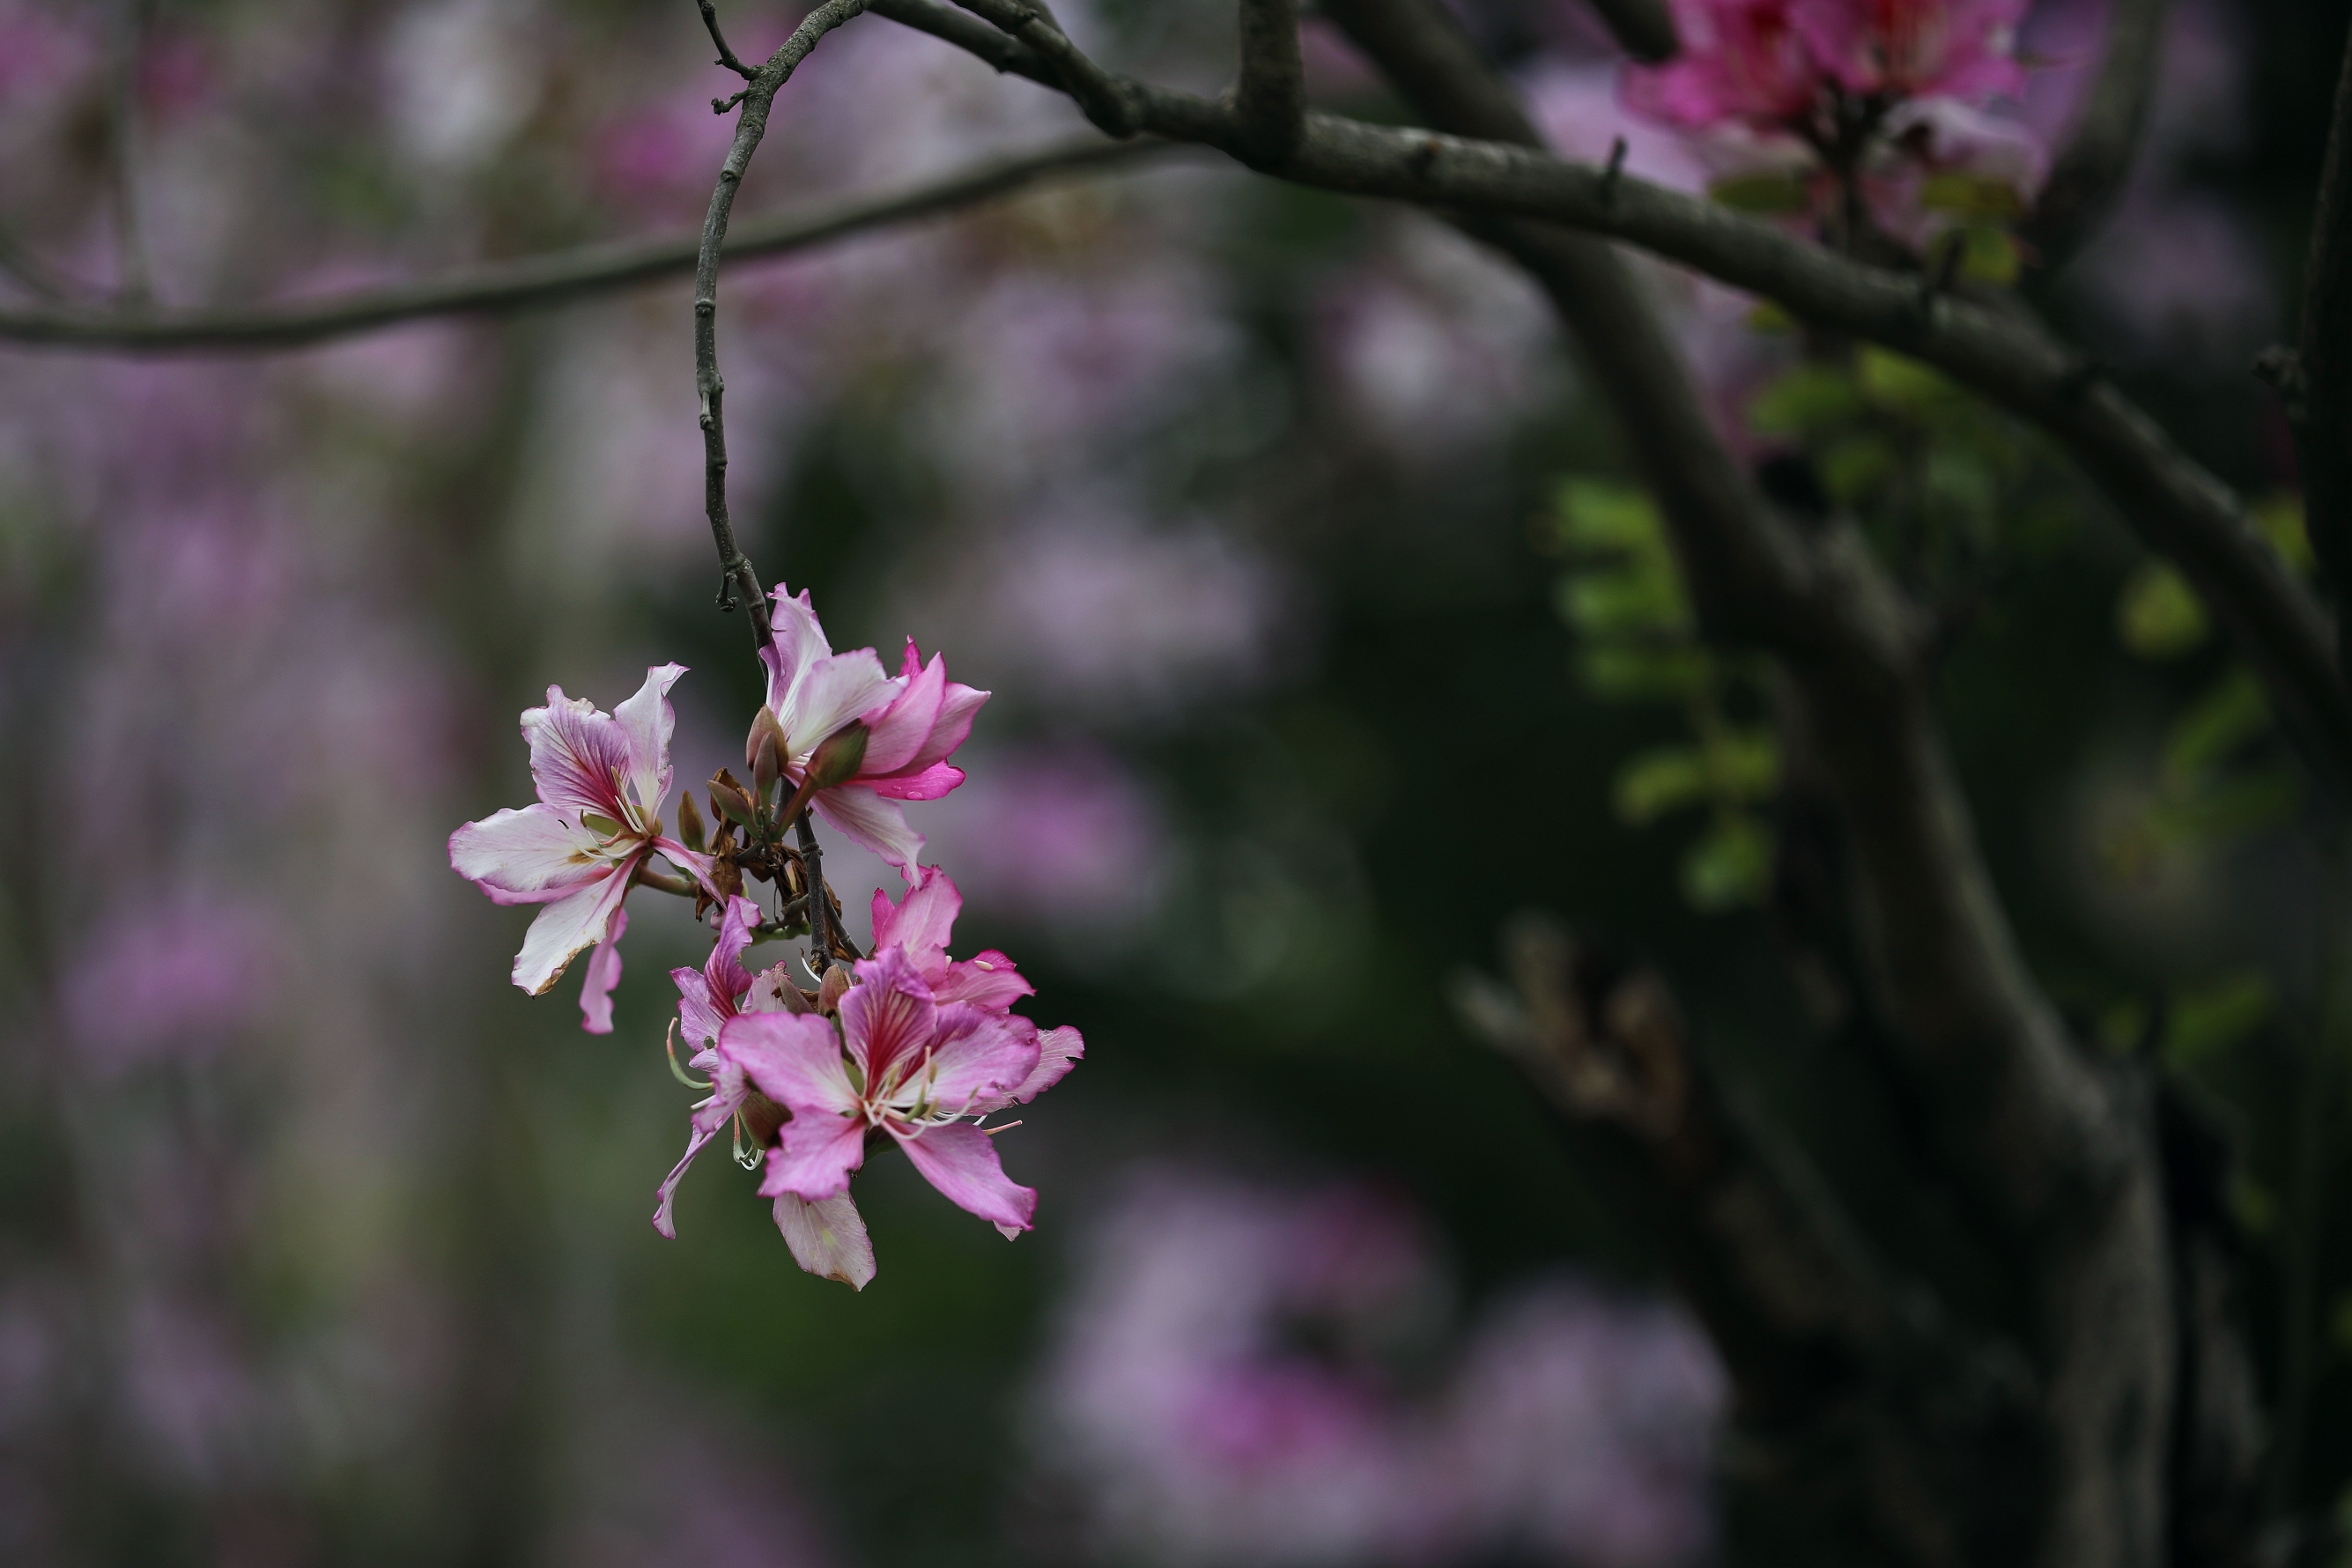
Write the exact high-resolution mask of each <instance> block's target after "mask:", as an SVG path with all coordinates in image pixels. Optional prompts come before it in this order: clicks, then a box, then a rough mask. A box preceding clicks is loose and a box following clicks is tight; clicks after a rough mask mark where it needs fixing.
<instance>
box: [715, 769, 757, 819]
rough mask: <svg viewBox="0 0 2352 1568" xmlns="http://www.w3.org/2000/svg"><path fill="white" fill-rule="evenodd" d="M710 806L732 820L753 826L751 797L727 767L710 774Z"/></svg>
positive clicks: (720, 814)
mask: <svg viewBox="0 0 2352 1568" xmlns="http://www.w3.org/2000/svg"><path fill="white" fill-rule="evenodd" d="M710 806H711V809H712V810H714V811H716V812H718V813H719V816H723V817H725V818H726V819H727V820H728V821H730V822H735V823H740V824H741V825H742V826H744V827H747V828H748V827H750V826H751V796H750V795H745V794H744V793H743V785H742V784H741V783H740V781H739V780H738V779H737V778H736V777H735V775H734V774H733V773H729V772H728V771H727V770H726V769H725V768H721V769H719V771H718V772H717V773H713V774H711V775H710Z"/></svg>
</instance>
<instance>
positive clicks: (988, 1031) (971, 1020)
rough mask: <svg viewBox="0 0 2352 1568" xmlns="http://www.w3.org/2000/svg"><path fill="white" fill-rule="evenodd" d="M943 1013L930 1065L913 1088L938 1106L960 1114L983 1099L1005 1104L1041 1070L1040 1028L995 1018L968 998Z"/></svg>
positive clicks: (1013, 1020)
mask: <svg viewBox="0 0 2352 1568" xmlns="http://www.w3.org/2000/svg"><path fill="white" fill-rule="evenodd" d="M939 1016H940V1022H939V1028H938V1031H937V1032H936V1033H935V1034H934V1035H933V1037H932V1039H931V1047H930V1063H929V1068H928V1070H926V1071H925V1072H924V1073H923V1075H922V1078H921V1081H920V1082H919V1084H917V1085H913V1086H910V1087H911V1088H913V1089H917V1090H919V1092H920V1093H921V1095H922V1097H923V1098H924V1099H925V1100H928V1101H929V1103H930V1104H932V1105H933V1106H936V1107H937V1108H938V1109H939V1110H944V1111H947V1112H949V1113H950V1114H952V1115H956V1116H961V1115H964V1114H966V1113H967V1112H969V1111H971V1110H975V1109H977V1108H978V1107H979V1106H981V1105H982V1103H993V1104H998V1105H1002V1104H1004V1103H1006V1102H1007V1101H1009V1100H1011V1099H1012V1097H1013V1090H1015V1089H1019V1088H1020V1087H1021V1085H1022V1084H1024V1083H1025V1082H1026V1081H1028V1079H1029V1075H1030V1074H1031V1073H1032V1072H1033V1071H1034V1070H1035V1069H1036V1066H1037V1026H1035V1025H1034V1024H1032V1023H1030V1022H1029V1020H1028V1019H1026V1018H1015V1017H1011V1016H1006V1015H1003V1014H997V1015H993V1016H992V1015H990V1014H987V1013H984V1012H982V1011H981V1009H979V1008H977V1007H975V1006H973V1005H971V1003H969V1002H959V1003H957V1004H956V1005H953V1006H951V1007H942V1008H940V1010H939ZM901 1103H906V1101H905V1100H904V1099H903V1098H901Z"/></svg>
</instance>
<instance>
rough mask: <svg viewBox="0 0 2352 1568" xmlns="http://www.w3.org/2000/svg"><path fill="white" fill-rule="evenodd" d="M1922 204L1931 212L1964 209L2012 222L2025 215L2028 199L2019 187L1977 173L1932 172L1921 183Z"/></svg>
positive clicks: (1972, 215) (1960, 211) (1965, 212)
mask: <svg viewBox="0 0 2352 1568" xmlns="http://www.w3.org/2000/svg"><path fill="white" fill-rule="evenodd" d="M1919 205H1921V206H1923V207H1925V208H1927V210H1928V211H1929V212H1939V213H1961V214H1965V215H1967V216H1970V217H1990V218H2005V219H2008V220H2011V221H2012V222H2013V221H2015V220H2016V219H2018V218H2021V217H2023V216H2025V203H2024V202H2023V200H2021V198H2020V197H2019V195H2018V194H2017V190H2016V187H2014V186H2012V185H2010V184H2004V183H2003V182H2001V181H2000V180H1987V179H1980V178H1979V177H1978V176H1976V175H1974V174H1930V175H1929V176H1928V177H1927V181H1926V182H1925V183H1924V184H1921V185H1920V187H1919Z"/></svg>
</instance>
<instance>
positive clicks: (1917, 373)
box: [1855, 344, 1959, 414]
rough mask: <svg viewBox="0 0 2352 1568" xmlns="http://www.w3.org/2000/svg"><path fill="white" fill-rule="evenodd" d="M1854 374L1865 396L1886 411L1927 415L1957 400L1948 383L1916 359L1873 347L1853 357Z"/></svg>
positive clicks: (1867, 346) (1953, 389)
mask: <svg viewBox="0 0 2352 1568" xmlns="http://www.w3.org/2000/svg"><path fill="white" fill-rule="evenodd" d="M1855 373H1856V374H1857V375H1858V376H1859V377H1860V379H1861V382H1862V390H1863V392H1864V395H1866V396H1868V397H1869V399H1870V401H1871V402H1873V403H1875V404H1877V405H1880V406H1881V407H1885V408H1891V409H1895V410H1898V411H1900V412H1904V413H1913V414H1917V413H1927V412H1928V411H1931V410H1936V409H1940V408H1941V407H1943V406H1944V405H1948V404H1951V403H1953V402H1955V401H1957V400H1958V398H1959V393H1958V390H1956V389H1955V388H1954V387H1953V385H1952V384H1951V383H1950V382H1948V381H1946V380H1945V379H1944V378H1943V377H1942V376H1940V375H1937V374H1936V373H1935V372H1934V371H1932V370H1929V369H1928V368H1927V366H1926V365H1924V364H1921V363H1919V362H1918V361H1917V360H1915V359H1906V358H1904V357H1903V356H1902V355H1901V354H1898V353H1888V352H1887V351H1886V350H1885V349H1882V348H1878V347H1876V346H1874V345H1872V344H1864V346H1863V348H1862V350H1861V352H1860V353H1859V354H1858V355H1857V356H1856V363H1855Z"/></svg>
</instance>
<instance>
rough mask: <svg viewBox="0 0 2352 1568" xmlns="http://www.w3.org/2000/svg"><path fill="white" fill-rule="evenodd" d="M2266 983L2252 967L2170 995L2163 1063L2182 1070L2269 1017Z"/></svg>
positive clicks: (2237, 1040)
mask: <svg viewBox="0 0 2352 1568" xmlns="http://www.w3.org/2000/svg"><path fill="white" fill-rule="evenodd" d="M2273 1001H2274V999H2273V996H2272V994H2271V984H2270V982H2269V981H2268V980H2266V979H2264V978H2263V976H2262V975H2260V974H2257V973H2253V972H2252V971H2246V972H2243V973H2237V974H2231V975H2226V976H2224V977H2223V978H2221V980H2218V981H2216V982H2215V983H2214V984H2210V985H2207V986H2203V987H2201V988H2200V989H2198V990H2196V991H2189V992H2184V993H2181V994H2179V995H2176V996H2174V997H2173V999H2172V1007H2171V1010H2170V1012H2169V1014H2168V1016H2167V1017H2166V1019H2165V1026H2164V1043H2163V1045H2162V1047H2160V1049H2161V1050H2162V1052H2163V1056H2164V1061H2165V1065H2166V1066H2168V1067H2169V1068H2172V1069H2173V1070H2174V1071H2176V1072H2187V1071H2189V1070H2191V1069H2193V1068H2196V1067H2197V1066H2198V1065H2199V1064H2200V1063H2201V1062H2204V1061H2207V1060H2210V1058H2213V1057H2214V1056H2216V1055H2218V1054H2219V1053H2221V1052H2222V1051H2224V1050H2227V1049H2228V1048H2229V1047H2231V1046H2234V1045H2236V1044H2237V1043H2238V1042H2239V1041H2241V1040H2242V1039H2244V1038H2245V1037H2247V1036H2249V1035H2251V1034H2252V1033H2253V1032H2254V1031H2255V1030H2256V1029H2259V1028H2261V1027H2262V1026H2263V1025H2264V1024H2265V1023H2267V1022H2269V1021H2270V1016H2271V1010H2272V1007H2273Z"/></svg>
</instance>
